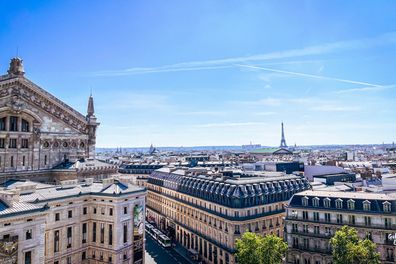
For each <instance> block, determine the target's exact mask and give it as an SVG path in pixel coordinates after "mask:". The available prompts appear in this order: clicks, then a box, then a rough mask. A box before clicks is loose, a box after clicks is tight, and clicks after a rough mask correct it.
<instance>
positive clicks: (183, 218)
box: [145, 168, 309, 264]
mask: <svg viewBox="0 0 396 264" xmlns="http://www.w3.org/2000/svg"><path fill="white" fill-rule="evenodd" d="M190 170H193V169H190ZM204 171H206V169H200V171H199V173H197V174H194V173H193V172H192V171H189V169H183V168H173V169H172V168H161V169H158V170H156V171H154V172H153V173H152V174H151V175H150V176H149V178H148V181H147V182H146V183H145V185H146V187H147V189H148V195H147V218H148V220H149V221H150V222H155V224H156V225H157V226H158V227H159V228H160V229H161V230H163V231H164V232H166V233H167V235H168V236H169V237H171V238H172V239H173V240H174V241H177V242H178V243H180V244H181V245H182V246H184V247H185V248H187V249H189V250H195V251H196V252H197V253H198V254H199V256H200V258H201V259H202V260H203V261H204V262H205V263H213V264H233V263H235V255H234V253H235V240H236V239H237V238H240V237H241V236H242V235H243V233H244V232H246V231H251V232H255V233H260V234H262V235H266V234H275V235H278V236H280V237H282V236H283V217H284V215H285V213H284V206H285V204H286V202H287V200H288V199H289V198H290V197H291V196H292V195H293V194H294V193H295V192H297V191H301V190H305V189H307V188H308V186H309V184H308V182H306V181H305V180H304V179H301V178H300V177H298V176H294V175H285V174H283V173H276V172H275V173H267V174H265V173H262V174H257V173H252V174H251V175H248V173H245V174H243V175H240V178H238V177H237V176H235V175H234V176H235V177H225V176H224V175H220V174H218V175H213V174H212V175H210V174H206V175H204Z"/></svg>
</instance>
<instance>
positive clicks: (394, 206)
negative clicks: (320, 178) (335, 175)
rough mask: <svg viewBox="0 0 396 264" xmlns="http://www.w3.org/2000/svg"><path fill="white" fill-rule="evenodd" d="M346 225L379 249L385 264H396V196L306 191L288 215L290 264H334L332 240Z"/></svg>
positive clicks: (287, 230) (291, 206) (289, 208)
mask: <svg viewBox="0 0 396 264" xmlns="http://www.w3.org/2000/svg"><path fill="white" fill-rule="evenodd" d="M343 225H348V226H350V227H354V228H355V229H356V230H357V232H358V234H359V236H360V238H362V239H363V238H368V239H370V240H372V241H373V242H374V243H375V244H376V245H377V250H378V252H379V253H380V258H381V263H386V264H388V263H389V264H390V263H395V260H396V258H395V252H396V196H395V195H394V194H383V193H362V192H360V193H359V192H336V191H305V192H301V193H298V194H295V195H294V196H293V198H292V199H291V201H290V204H289V206H288V208H287V211H286V220H285V239H286V241H287V243H288V245H289V250H288V253H287V259H286V263H290V264H332V263H333V260H332V256H331V254H332V249H331V245H330V243H329V242H330V238H331V237H332V236H333V235H334V234H335V232H336V231H337V230H338V229H340V228H341V227H342V226H343Z"/></svg>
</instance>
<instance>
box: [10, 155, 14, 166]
mask: <svg viewBox="0 0 396 264" xmlns="http://www.w3.org/2000/svg"><path fill="white" fill-rule="evenodd" d="M10 163H11V164H10V165H11V167H14V156H11V158H10Z"/></svg>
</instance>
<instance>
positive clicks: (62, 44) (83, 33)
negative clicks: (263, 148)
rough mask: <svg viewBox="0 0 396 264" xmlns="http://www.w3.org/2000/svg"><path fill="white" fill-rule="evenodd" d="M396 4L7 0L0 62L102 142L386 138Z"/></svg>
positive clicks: (394, 80)
mask: <svg viewBox="0 0 396 264" xmlns="http://www.w3.org/2000/svg"><path fill="white" fill-rule="evenodd" d="M395 14H396V2H395V1H385V0H384V1H375V2H374V1H291V0H290V1H232V0H231V1H230V0H227V1H226V0H225V1H213V0H209V1H205V0H202V1H172V0H170V1H143V0H142V1H138V0H136V1H73V0H70V1H1V2H0V50H1V52H0V70H1V71H2V72H4V73H5V72H6V70H7V67H8V63H9V59H10V58H11V57H13V56H15V54H16V49H17V47H18V50H19V55H20V57H22V58H23V59H24V65H25V70H26V76H27V77H28V78H29V79H31V80H32V81H34V82H35V83H37V84H38V85H40V86H41V87H43V88H44V89H46V90H48V91H49V92H51V93H53V94H54V95H56V96H57V97H59V98H60V99H62V100H63V101H65V102H66V103H68V104H69V105H71V106H72V107H74V108H76V109H77V110H79V111H80V112H82V113H85V111H86V104H87V98H88V96H89V93H90V89H91V88H92V89H93V94H94V98H95V107H96V115H97V117H98V119H99V120H100V122H101V126H100V128H99V131H98V141H97V142H98V143H97V144H98V146H100V147H113V146H124V147H127V146H130V147H135V146H136V147H137V146H149V145H150V144H151V143H153V144H154V145H156V146H197V145H240V144H248V143H249V142H253V143H260V144H262V145H274V146H275V145H279V142H280V122H281V121H282V120H283V121H284V122H285V129H286V140H287V143H288V144H289V145H293V144H294V143H296V144H297V145H309V144H358V143H382V142H392V141H393V140H394V139H395V137H396V132H395V131H396V122H395V121H396V115H395V114H396V107H395V99H396V74H395V69H396V16H395Z"/></svg>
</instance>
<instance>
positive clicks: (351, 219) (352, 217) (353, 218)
mask: <svg viewBox="0 0 396 264" xmlns="http://www.w3.org/2000/svg"><path fill="white" fill-rule="evenodd" d="M348 219H349V224H350V225H354V224H355V215H348Z"/></svg>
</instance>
